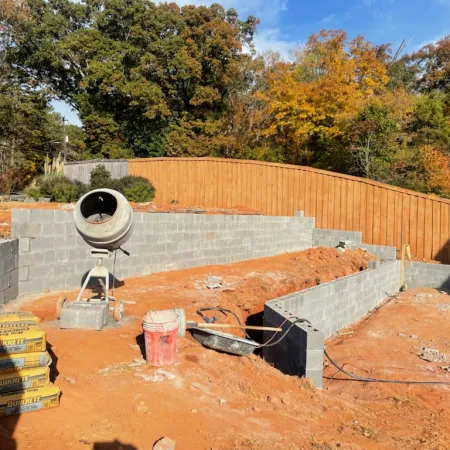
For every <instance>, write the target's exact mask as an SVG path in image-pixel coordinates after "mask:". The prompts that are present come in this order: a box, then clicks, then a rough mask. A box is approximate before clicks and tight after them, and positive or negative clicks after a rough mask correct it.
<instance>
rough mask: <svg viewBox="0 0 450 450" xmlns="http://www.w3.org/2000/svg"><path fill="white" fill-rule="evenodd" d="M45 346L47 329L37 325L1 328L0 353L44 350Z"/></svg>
mask: <svg viewBox="0 0 450 450" xmlns="http://www.w3.org/2000/svg"><path fill="white" fill-rule="evenodd" d="M45 348H46V340H45V331H44V330H41V329H40V328H39V327H37V326H35V325H31V326H30V325H26V326H23V327H9V326H6V327H4V328H0V354H4V353H7V354H12V353H26V352H42V351H44V350H45Z"/></svg>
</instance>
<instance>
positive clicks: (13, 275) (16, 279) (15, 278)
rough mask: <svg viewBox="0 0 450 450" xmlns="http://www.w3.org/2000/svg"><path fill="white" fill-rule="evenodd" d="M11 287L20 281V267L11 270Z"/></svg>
mask: <svg viewBox="0 0 450 450" xmlns="http://www.w3.org/2000/svg"><path fill="white" fill-rule="evenodd" d="M8 276H9V287H11V286H13V285H15V284H18V283H19V269H14V270H13V271H11V272H9V274H8Z"/></svg>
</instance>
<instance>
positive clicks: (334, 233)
mask: <svg viewBox="0 0 450 450" xmlns="http://www.w3.org/2000/svg"><path fill="white" fill-rule="evenodd" d="M341 241H346V242H348V247H349V248H363V249H365V250H367V251H368V252H369V253H370V254H372V255H374V256H376V257H377V258H380V259H381V260H382V261H391V260H394V259H396V258H397V249H396V248H395V247H389V246H385V245H368V244H362V243H361V241H362V233H361V232H359V231H342V230H326V229H320V228H315V229H314V231H313V247H337V246H338V245H339V242H341Z"/></svg>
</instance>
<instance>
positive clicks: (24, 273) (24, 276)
mask: <svg viewBox="0 0 450 450" xmlns="http://www.w3.org/2000/svg"><path fill="white" fill-rule="evenodd" d="M27 280H28V267H20V268H19V282H21V281H27Z"/></svg>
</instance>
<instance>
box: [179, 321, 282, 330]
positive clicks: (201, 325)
mask: <svg viewBox="0 0 450 450" xmlns="http://www.w3.org/2000/svg"><path fill="white" fill-rule="evenodd" d="M186 328H239V329H241V330H261V331H283V330H282V328H274V327H258V326H256V325H233V324H229V323H203V322H192V321H187V322H186Z"/></svg>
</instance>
